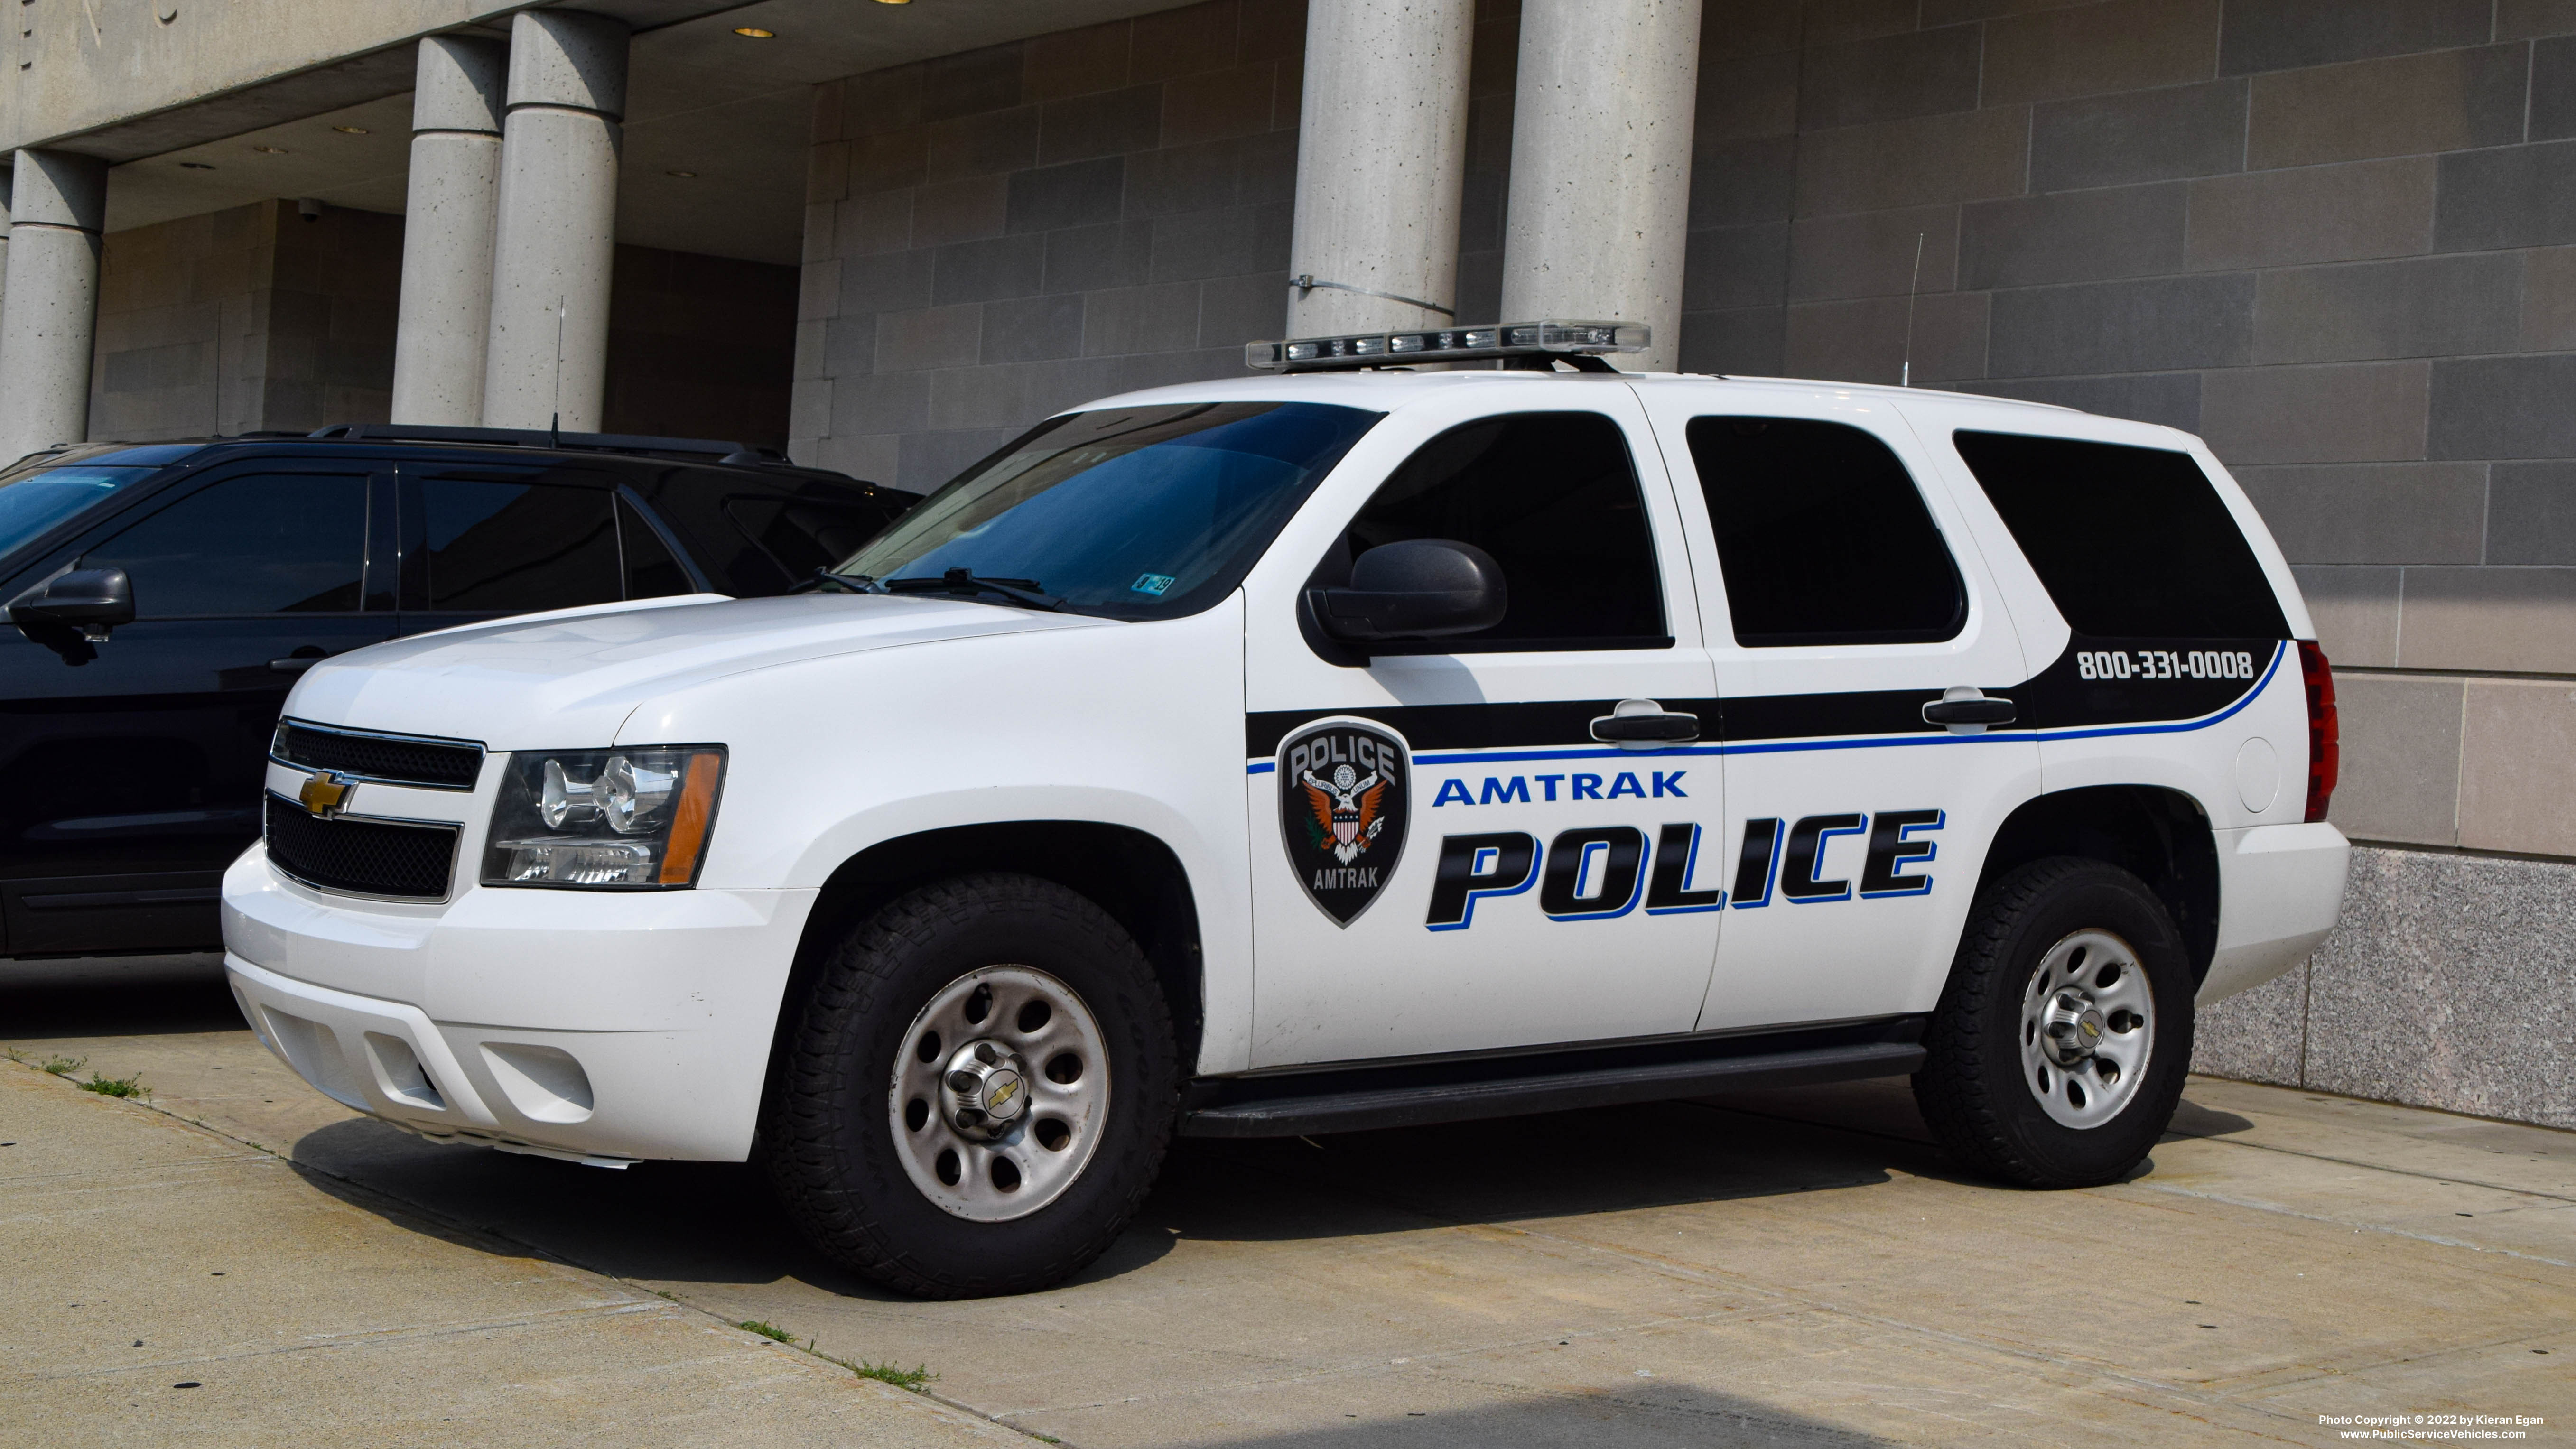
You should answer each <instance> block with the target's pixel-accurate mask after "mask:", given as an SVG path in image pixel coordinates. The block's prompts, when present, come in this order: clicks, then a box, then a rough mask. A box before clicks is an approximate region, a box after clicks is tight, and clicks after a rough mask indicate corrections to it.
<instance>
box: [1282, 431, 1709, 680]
mask: <svg viewBox="0 0 2576 1449" xmlns="http://www.w3.org/2000/svg"><path fill="white" fill-rule="evenodd" d="M1413 538H1448V539H1455V540H1457V541H1458V542H1460V543H1472V544H1474V545H1475V546H1476V547H1478V548H1481V549H1483V550H1484V551H1485V552H1487V553H1489V554H1492V555H1493V556H1494V561H1495V562H1496V563H1498V564H1501V565H1502V568H1503V587H1504V591H1505V593H1506V594H1507V595H1508V596H1509V598H1510V609H1509V611H1508V612H1507V613H1505V614H1504V615H1503V621H1502V622H1501V623H1499V624H1496V625H1495V626H1494V627H1492V628H1491V629H1487V630H1484V631H1482V632H1480V633H1475V634H1462V635H1457V636H1454V637H1451V638H1445V639H1437V640H1430V641H1426V643H1425V644H1423V645H1421V646H1415V647H1418V648H1422V649H1429V650H1435V651H1437V652H1439V653H1443V654H1452V653H1471V652H1475V651H1477V650H1480V649H1483V650H1489V649H1498V648H1500V649H1541V648H1552V647H1559V646H1562V647H1566V648H1576V649H1604V648H1662V647H1665V646H1668V645H1670V644H1671V643H1672V639H1671V637H1670V635H1669V632H1668V631H1667V629H1666V628H1665V624H1664V593H1663V581H1662V576H1661V574H1660V573H1659V572H1658V571H1657V570H1656V567H1655V542H1654V535H1653V532H1652V530H1651V529H1650V528H1649V526H1648V525H1647V522H1646V511H1645V508H1644V506H1643V500H1642V499H1641V497H1640V495H1639V493H1638V490H1637V469H1636V466H1635V464H1634V463H1633V462H1632V461H1631V460H1630V459H1629V456H1628V441H1627V439H1626V437H1625V436H1623V435H1622V434H1621V433H1620V431H1619V425H1618V424H1617V423H1616V422H1613V421H1612V420H1611V419H1609V418H1607V417H1605V416H1603V415H1602V414H1600V413H1514V414H1509V415H1506V416H1503V417H1495V418H1484V419H1480V420H1478V421H1476V422H1472V423H1468V424H1466V425H1464V426H1462V427H1456V428H1452V429H1450V430H1449V431H1448V432H1445V433H1442V434H1441V435H1440V436H1438V437H1436V438H1433V439H1432V440H1431V441H1430V442H1428V443H1425V444H1423V445H1422V447H1421V449H1420V450H1419V451H1417V452H1416V453H1415V454H1414V455H1413V456H1412V457H1410V458H1407V459H1405V460H1404V463H1403V464H1402V465H1401V466H1400V467H1398V468H1397V469H1396V470H1395V471H1394V472H1393V473H1392V474H1390V475H1388V477H1387V480H1386V482H1384V483H1383V484H1380V485H1379V487H1378V490H1377V494H1376V496H1375V497H1373V498H1371V499H1370V500H1369V502H1368V506H1367V507H1366V508H1363V509H1361V510H1360V515H1359V517H1357V518H1355V519H1353V520H1352V521H1351V526H1350V529H1349V531H1348V533H1347V534H1346V535H1345V536H1344V539H1343V547H1344V549H1346V550H1347V552H1337V554H1336V556H1335V557H1334V558H1331V559H1328V560H1326V562H1325V566H1324V568H1323V569H1322V570H1319V571H1318V578H1317V582H1319V583H1325V584H1336V583H1340V582H1342V581H1343V580H1345V579H1347V578H1348V576H1349V573H1350V565H1351V560H1353V559H1356V558H1357V557H1358V556H1359V555H1361V554H1363V553H1366V552H1367V551H1368V550H1370V549H1372V548H1376V547H1378V546H1379V545H1381V544H1388V543H1397V542H1401V541H1403V540H1405V539H1413ZM1326 575H1330V577H1327V576H1326ZM1372 652H1375V653H1390V652H1396V651H1394V650H1391V649H1389V648H1388V647H1386V646H1383V645H1377V646H1372Z"/></svg>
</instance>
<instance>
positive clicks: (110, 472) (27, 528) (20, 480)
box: [0, 463, 155, 554]
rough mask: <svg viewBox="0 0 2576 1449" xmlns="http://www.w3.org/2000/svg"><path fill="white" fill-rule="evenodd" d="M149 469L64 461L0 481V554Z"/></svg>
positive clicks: (143, 476)
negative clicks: (55, 466) (57, 464)
mask: <svg viewBox="0 0 2576 1449" xmlns="http://www.w3.org/2000/svg"><path fill="white" fill-rule="evenodd" d="M154 471H155V470H153V469H151V468H101V467H97V466H95V465H92V464H86V463H67V464H64V465H62V466H61V467H57V468H34V469H29V470H27V471H25V472H22V473H16V474H13V475H11V476H9V477H7V478H0V554H5V553H8V552H9V551H11V550H12V549H15V548H16V547H17V546H18V545H20V544H22V543H25V542H26V541H27V540H29V539H31V538H34V537H35V536H36V535H38V534H40V533H43V532H44V531H45V530H46V529H49V528H51V527H53V526H54V525H55V524H57V523H60V522H62V521H63V520H64V519H66V518H69V517H71V516H72V515H73V514H75V513H78V512H80V511H81V510H82V509H84V508H87V507H89V506H90V505H91V504H94V503H97V502H99V501H101V500H103V499H105V498H107V497H108V496H109V495H111V494H113V493H115V492H116V491H117V490H118V489H120V488H125V487H130V486H131V485H133V484H136V483H140V482H142V481H143V480H144V479H146V478H149V477H151V476H152V474H153V472H154Z"/></svg>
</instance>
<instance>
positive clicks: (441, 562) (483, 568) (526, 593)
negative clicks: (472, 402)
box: [411, 478, 625, 614]
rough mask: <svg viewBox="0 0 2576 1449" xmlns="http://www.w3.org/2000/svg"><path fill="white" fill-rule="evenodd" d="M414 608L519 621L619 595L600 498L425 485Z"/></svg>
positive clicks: (476, 483)
mask: <svg viewBox="0 0 2576 1449" xmlns="http://www.w3.org/2000/svg"><path fill="white" fill-rule="evenodd" d="M411 486H413V487H416V488H418V489H419V490H420V494H419V496H420V510H421V522H422V528H423V534H424V537H423V539H422V545H423V546H422V549H421V557H422V560H423V568H422V598H423V605H422V606H423V607H425V608H429V609H438V610H459V611H468V610H470V611H474V612H488V613H505V614H525V613H531V612H534V611H535V610H538V609H567V608H571V607H573V606H575V605H578V604H605V603H613V602H615V601H616V600H618V599H620V598H623V597H624V596H625V591H624V587H623V584H622V583H621V581H620V579H619V577H618V572H619V570H618V558H617V523H616V516H615V514H614V513H613V512H612V511H611V506H612V502H613V498H612V495H611V494H609V493H608V492H607V491H606V490H604V489H597V488H569V487H562V486H557V485H549V484H544V483H497V482H484V481H480V480H474V479H465V478H424V479H421V480H419V481H418V482H416V483H413V484H412V485H411Z"/></svg>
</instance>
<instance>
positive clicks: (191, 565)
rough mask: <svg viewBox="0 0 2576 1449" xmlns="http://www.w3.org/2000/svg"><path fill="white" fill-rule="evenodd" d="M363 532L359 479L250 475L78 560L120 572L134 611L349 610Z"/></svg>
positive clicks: (208, 490) (148, 615)
mask: <svg viewBox="0 0 2576 1449" xmlns="http://www.w3.org/2000/svg"><path fill="white" fill-rule="evenodd" d="M366 540H367V480H366V479H365V478H362V477H353V476H345V475H340V474H328V473H269V474H250V475H245V476H241V477H234V478H226V479H224V480H223V481H221V482H219V483H216V484H213V485H212V486H210V487H205V488H200V489H198V490H197V491H196V492H194V493H191V494H189V495H188V496H187V497H185V498H182V499H180V500H179V501H177V502H176V503H173V504H171V505H170V506H169V507H167V508H164V509H161V510H160V511H158V512H156V513H153V514H152V515H150V516H149V517H146V518H145V519H143V520H142V521H141V522H139V523H136V524H135V525H134V526H132V527H130V528H127V529H125V530H124V531H122V532H120V533H118V534H117V535H115V536H114V537H112V538H110V539H108V540H107V541H106V542H104V543H101V544H99V545H98V546H96V547H94V548H92V549H90V550H89V552H87V553H85V554H83V555H82V556H81V560H80V564H79V567H81V568H85V569H108V568H114V569H123V570H125V572H126V575H127V576H128V577H129V578H131V579H132V580H133V581H134V611H135V614H136V616H137V617H139V618H145V619H167V618H173V617H178V616H185V615H191V614H198V615H203V614H316V613H355V612H357V610H358V607H359V592H360V588H361V585H362V582H363V579H362V568H363V565H364V561H365V559H366Z"/></svg>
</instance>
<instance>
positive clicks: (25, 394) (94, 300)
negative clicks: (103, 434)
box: [0, 151, 107, 465]
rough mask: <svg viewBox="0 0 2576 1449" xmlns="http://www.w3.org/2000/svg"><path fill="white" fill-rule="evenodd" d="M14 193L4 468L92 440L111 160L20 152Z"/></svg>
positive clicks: (3, 361)
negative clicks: (92, 374) (93, 351)
mask: <svg viewBox="0 0 2576 1449" xmlns="http://www.w3.org/2000/svg"><path fill="white" fill-rule="evenodd" d="M9 200H10V208H9V212H10V222H11V224H10V227H9V259H8V269H9V270H8V281H7V283H6V295H7V297H8V303H9V305H8V311H7V314H6V315H5V316H0V465H6V464H7V463H10V462H13V461H15V460H16V459H18V458H20V457H23V456H25V455H26V454H29V453H32V452H35V451H36V450H37V449H39V448H50V447H52V446H53V445H54V444H56V443H78V442H83V441H86V440H87V439H88V437H89V369H90V347H91V343H92V342H93V341H94V340H95V338H96V334H97V331H98V253H99V234H100V233H101V232H102V231H104V230H105V229H106V226H107V163H106V162H104V161H101V160H99V159H98V158H97V157H95V156H76V155H74V154H72V153H71V152H69V151H21V152H19V153H18V160H17V166H16V169H15V170H14V171H13V172H12V173H11V183H10V198H9Z"/></svg>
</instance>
